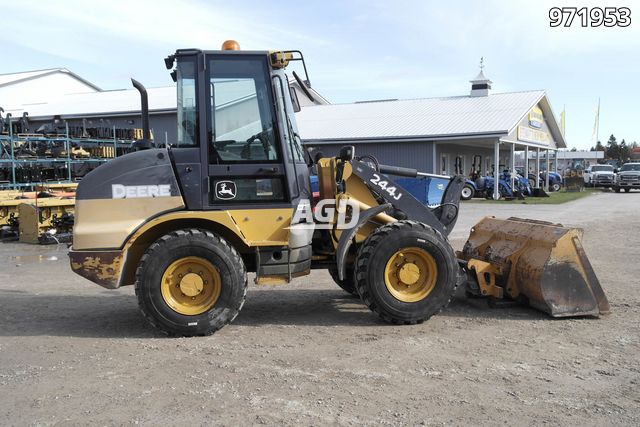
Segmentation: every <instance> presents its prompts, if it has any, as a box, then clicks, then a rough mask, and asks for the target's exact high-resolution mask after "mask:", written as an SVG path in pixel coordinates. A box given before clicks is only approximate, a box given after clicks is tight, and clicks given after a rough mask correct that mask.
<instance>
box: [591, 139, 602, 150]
mask: <svg viewBox="0 0 640 427" xmlns="http://www.w3.org/2000/svg"><path fill="white" fill-rule="evenodd" d="M593 151H605V149H604V145H602V142H600V141H598V142H597V143H596V149H595V150H593Z"/></svg>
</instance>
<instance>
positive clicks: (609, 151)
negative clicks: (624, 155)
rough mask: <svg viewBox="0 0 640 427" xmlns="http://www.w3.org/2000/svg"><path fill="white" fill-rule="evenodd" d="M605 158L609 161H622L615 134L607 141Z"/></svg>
mask: <svg viewBox="0 0 640 427" xmlns="http://www.w3.org/2000/svg"><path fill="white" fill-rule="evenodd" d="M605 157H606V158H608V159H613V160H619V159H620V146H619V145H618V141H617V140H616V137H615V136H613V134H612V135H611V136H610V137H609V140H608V141H607V148H606V149H605Z"/></svg>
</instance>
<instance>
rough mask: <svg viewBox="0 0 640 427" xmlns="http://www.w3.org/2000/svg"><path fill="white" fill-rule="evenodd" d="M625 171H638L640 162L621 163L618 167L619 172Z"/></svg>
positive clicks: (639, 170)
mask: <svg viewBox="0 0 640 427" xmlns="http://www.w3.org/2000/svg"><path fill="white" fill-rule="evenodd" d="M626 171H636V172H640V163H627V164H626V165H622V167H621V168H620V172H626Z"/></svg>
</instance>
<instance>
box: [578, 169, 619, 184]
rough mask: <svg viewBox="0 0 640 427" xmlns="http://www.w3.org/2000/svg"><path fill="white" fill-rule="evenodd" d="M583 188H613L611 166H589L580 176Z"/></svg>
mask: <svg viewBox="0 0 640 427" xmlns="http://www.w3.org/2000/svg"><path fill="white" fill-rule="evenodd" d="M582 176H583V177H584V185H585V187H604V188H610V187H613V184H614V183H615V177H616V175H615V173H614V172H613V166H611V165H592V166H589V167H588V168H587V169H586V170H585V171H584V174H583V175H582Z"/></svg>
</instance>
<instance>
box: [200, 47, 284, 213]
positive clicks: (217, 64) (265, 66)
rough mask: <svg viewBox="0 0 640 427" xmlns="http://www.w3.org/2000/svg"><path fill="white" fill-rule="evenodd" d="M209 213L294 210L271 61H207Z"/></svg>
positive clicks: (223, 57) (221, 57)
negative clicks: (244, 209) (238, 209)
mask: <svg viewBox="0 0 640 427" xmlns="http://www.w3.org/2000/svg"><path fill="white" fill-rule="evenodd" d="M205 61H206V66H205V70H206V72H205V76H206V77H205V79H206V81H205V83H206V91H205V92H206V95H207V103H206V106H207V135H206V138H207V144H206V145H207V147H206V159H207V162H206V165H203V166H204V167H205V170H206V171H207V172H206V173H207V179H208V182H207V184H208V194H207V195H206V200H203V204H204V205H205V206H206V207H207V208H209V209H216V208H218V209H219V208H225V209H228V208H231V207H240V206H241V207H249V206H250V207H255V208H259V207H261V206H267V205H268V207H270V208H273V207H278V206H282V207H285V206H287V207H290V206H291V189H290V186H289V184H288V182H287V174H286V169H285V161H284V160H283V159H284V156H283V152H282V151H283V150H282V144H281V143H280V129H279V128H278V121H277V119H276V112H275V105H274V96H273V89H272V86H271V81H270V74H269V63H268V56H267V55H263V54H255V55H253V54H248V53H241V54H238V55H234V54H231V53H230V52H225V53H224V54H215V53H214V54H209V55H206V56H205Z"/></svg>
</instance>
